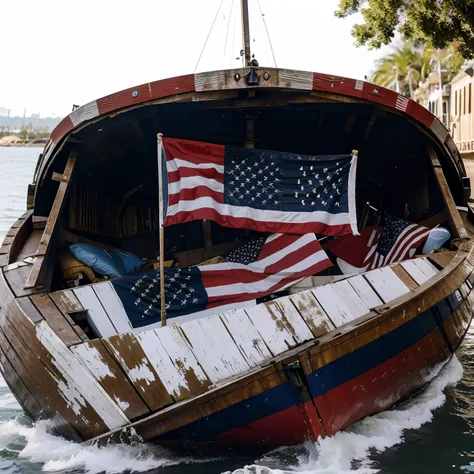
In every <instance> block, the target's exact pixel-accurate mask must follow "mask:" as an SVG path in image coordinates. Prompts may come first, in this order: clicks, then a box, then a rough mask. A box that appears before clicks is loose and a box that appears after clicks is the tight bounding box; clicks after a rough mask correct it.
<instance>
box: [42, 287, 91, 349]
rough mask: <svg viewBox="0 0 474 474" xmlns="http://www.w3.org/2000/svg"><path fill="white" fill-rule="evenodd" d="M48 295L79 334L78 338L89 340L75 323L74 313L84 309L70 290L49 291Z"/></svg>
mask: <svg viewBox="0 0 474 474" xmlns="http://www.w3.org/2000/svg"><path fill="white" fill-rule="evenodd" d="M49 297H50V298H51V300H52V301H53V302H54V304H55V305H56V307H57V308H58V309H59V311H61V313H62V314H63V316H64V317H65V318H66V319H67V320H68V321H69V324H71V326H72V328H73V329H74V331H75V333H76V334H77V335H78V336H79V338H80V339H81V340H82V341H87V340H89V337H88V336H87V334H85V332H84V331H83V329H82V328H81V327H80V326H78V325H77V324H76V320H75V318H74V314H75V313H84V312H85V310H84V308H83V307H82V305H81V303H80V302H79V300H78V299H77V298H76V296H75V295H74V293H73V292H72V290H62V291H56V292H54V293H49Z"/></svg>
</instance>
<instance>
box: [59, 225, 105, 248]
mask: <svg viewBox="0 0 474 474" xmlns="http://www.w3.org/2000/svg"><path fill="white" fill-rule="evenodd" d="M60 240H61V241H63V242H70V243H71V244H89V245H97V246H98V247H102V248H106V249H107V248H112V247H113V246H112V245H108V244H104V243H102V242H97V241H96V240H91V239H88V238H86V237H82V236H81V235H77V234H74V233H73V232H70V231H68V230H64V229H61V230H60Z"/></svg>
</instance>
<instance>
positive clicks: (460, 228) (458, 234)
mask: <svg viewBox="0 0 474 474" xmlns="http://www.w3.org/2000/svg"><path fill="white" fill-rule="evenodd" d="M428 153H429V155H430V159H431V164H432V166H433V170H434V174H435V176H436V179H437V181H438V186H439V189H440V191H441V195H442V197H443V201H444V204H445V205H446V210H447V216H446V217H447V219H448V222H449V226H450V228H451V232H452V234H453V236H454V237H455V238H461V239H466V238H468V237H469V235H468V233H467V231H466V229H465V228H464V224H463V222H462V219H461V216H460V215H459V211H458V210H457V207H456V203H455V202H454V198H453V195H452V194H451V190H450V189H449V185H448V182H447V181H446V177H445V176H444V172H443V168H442V167H441V164H440V162H439V160H438V156H437V154H436V151H435V150H434V149H433V148H432V147H429V148H428Z"/></svg>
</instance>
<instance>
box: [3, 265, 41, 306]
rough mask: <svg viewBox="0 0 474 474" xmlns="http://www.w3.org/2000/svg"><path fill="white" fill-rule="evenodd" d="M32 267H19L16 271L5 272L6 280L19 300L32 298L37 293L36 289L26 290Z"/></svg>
mask: <svg viewBox="0 0 474 474" xmlns="http://www.w3.org/2000/svg"><path fill="white" fill-rule="evenodd" d="M30 270H31V265H28V266H26V267H18V268H16V269H15V270H9V271H7V272H4V275H5V279H6V280H7V282H8V285H9V286H10V288H11V290H12V292H13V294H14V295H15V296H16V297H17V298H18V297H21V296H30V295H33V294H35V293H37V291H36V290H35V289H31V288H30V289H27V288H24V286H25V283H26V280H27V279H28V275H29V274H30Z"/></svg>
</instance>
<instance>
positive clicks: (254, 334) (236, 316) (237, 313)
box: [220, 309, 272, 367]
mask: <svg viewBox="0 0 474 474" xmlns="http://www.w3.org/2000/svg"><path fill="white" fill-rule="evenodd" d="M220 318H221V320H222V322H223V323H224V325H225V327H226V328H227V330H228V331H229V333H230V334H231V336H232V339H233V340H234V342H235V344H236V345H237V347H238V348H239V349H240V352H241V354H242V355H243V356H244V358H245V360H246V361H247V363H248V364H249V366H250V367H255V366H257V365H259V364H261V363H262V362H263V361H264V360H267V359H270V358H271V357H272V354H271V353H270V351H269V350H268V348H267V346H266V344H265V342H264V340H263V339H262V336H261V335H260V334H259V332H258V331H257V328H256V327H255V326H254V325H253V324H252V322H251V321H250V319H249V317H248V316H247V313H246V312H245V311H243V310H241V309H239V310H232V311H227V312H226V313H223V314H221V315H220Z"/></svg>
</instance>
